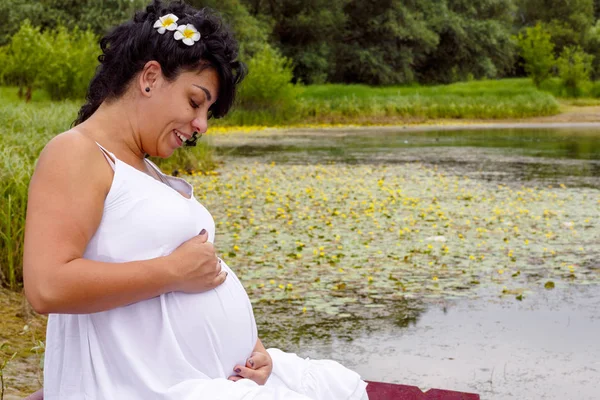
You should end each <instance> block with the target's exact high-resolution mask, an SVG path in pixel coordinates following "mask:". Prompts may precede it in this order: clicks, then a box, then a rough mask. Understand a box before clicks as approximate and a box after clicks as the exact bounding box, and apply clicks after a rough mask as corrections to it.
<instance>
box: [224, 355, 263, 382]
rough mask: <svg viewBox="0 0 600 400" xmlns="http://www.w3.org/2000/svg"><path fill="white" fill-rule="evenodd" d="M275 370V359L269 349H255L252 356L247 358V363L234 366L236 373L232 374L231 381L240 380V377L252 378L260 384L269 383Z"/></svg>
mask: <svg viewBox="0 0 600 400" xmlns="http://www.w3.org/2000/svg"><path fill="white" fill-rule="evenodd" d="M271 371H273V360H271V356H270V355H269V353H267V351H266V350H265V351H264V352H263V351H255V352H253V353H252V355H251V356H250V358H248V360H246V365H245V366H241V365H236V366H235V367H234V368H233V372H235V373H236V375H232V376H230V377H229V378H228V379H229V380H230V381H234V382H235V381H239V380H240V379H244V378H246V379H250V380H253V381H254V382H256V383H258V384H259V385H264V384H265V383H267V380H268V379H269V376H271Z"/></svg>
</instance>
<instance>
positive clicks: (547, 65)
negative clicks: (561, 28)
mask: <svg viewBox="0 0 600 400" xmlns="http://www.w3.org/2000/svg"><path fill="white" fill-rule="evenodd" d="M517 40H518V43H519V47H520V48H521V57H523V59H524V60H525V71H526V72H527V74H528V75H529V76H530V77H531V78H532V79H533V83H534V84H535V85H536V86H537V87H540V84H541V83H542V82H543V81H545V80H546V79H548V77H549V76H550V72H551V69H552V66H553V65H554V44H553V43H552V41H551V38H550V34H549V33H548V32H547V31H546V30H545V27H544V26H542V24H537V25H536V26H535V27H532V28H531V27H530V28H526V29H525V32H521V33H519V35H518V36H517Z"/></svg>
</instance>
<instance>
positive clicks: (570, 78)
mask: <svg viewBox="0 0 600 400" xmlns="http://www.w3.org/2000/svg"><path fill="white" fill-rule="evenodd" d="M592 58H593V57H592V56H590V55H589V54H586V53H585V52H584V51H583V50H582V49H581V48H580V47H575V46H567V47H565V48H564V49H563V51H562V53H561V55H560V57H559V58H558V60H556V64H557V67H558V76H559V77H560V79H561V81H562V84H563V86H564V87H565V89H566V91H567V95H568V96H573V97H578V96H580V95H581V94H582V93H583V92H584V90H585V89H584V88H585V86H586V85H587V84H589V82H590V73H591V71H592Z"/></svg>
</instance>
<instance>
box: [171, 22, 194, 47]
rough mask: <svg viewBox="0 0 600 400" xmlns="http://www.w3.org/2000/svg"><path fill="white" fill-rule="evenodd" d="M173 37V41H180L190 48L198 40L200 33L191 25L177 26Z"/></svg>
mask: <svg viewBox="0 0 600 400" xmlns="http://www.w3.org/2000/svg"><path fill="white" fill-rule="evenodd" d="M173 37H174V38H175V40H181V41H182V42H183V43H185V44H187V45H188V46H191V45H193V44H194V43H195V42H197V41H198V40H200V32H198V30H197V29H196V27H195V26H194V25H192V24H187V25H179V26H178V27H177V30H176V31H175V34H174V35H173Z"/></svg>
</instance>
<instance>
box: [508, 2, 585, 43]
mask: <svg viewBox="0 0 600 400" xmlns="http://www.w3.org/2000/svg"><path fill="white" fill-rule="evenodd" d="M516 4H517V7H518V15H517V19H516V21H517V23H521V26H524V27H528V26H533V25H535V24H537V23H540V22H541V23H543V24H544V25H545V27H546V29H547V30H548V31H549V33H550V35H551V36H552V40H553V42H554V43H555V45H556V52H557V54H560V52H561V51H562V49H563V48H564V47H565V46H569V45H571V46H572V45H583V44H584V41H585V35H586V33H587V31H588V29H589V27H590V26H591V25H592V24H593V23H594V22H595V20H594V0H516Z"/></svg>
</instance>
